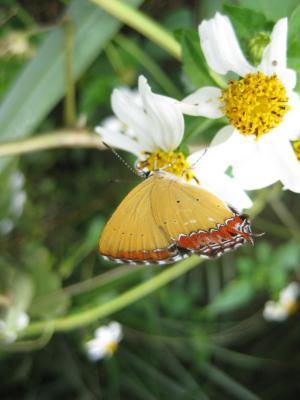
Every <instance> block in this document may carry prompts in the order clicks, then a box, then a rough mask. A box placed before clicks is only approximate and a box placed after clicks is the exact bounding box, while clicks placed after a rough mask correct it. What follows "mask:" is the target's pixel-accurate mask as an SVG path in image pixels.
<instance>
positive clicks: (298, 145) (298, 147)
mask: <svg viewBox="0 0 300 400" xmlns="http://www.w3.org/2000/svg"><path fill="white" fill-rule="evenodd" d="M293 148H294V152H295V154H296V157H297V159H298V161H299V162H300V139H299V140H295V141H294V142H293Z"/></svg>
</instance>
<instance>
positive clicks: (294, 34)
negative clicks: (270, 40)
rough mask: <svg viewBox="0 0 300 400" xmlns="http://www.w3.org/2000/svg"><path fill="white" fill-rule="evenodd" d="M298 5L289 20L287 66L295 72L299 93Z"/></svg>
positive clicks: (299, 32) (299, 40)
mask: <svg viewBox="0 0 300 400" xmlns="http://www.w3.org/2000/svg"><path fill="white" fill-rule="evenodd" d="M299 25H300V5H299V6H298V7H297V8H296V9H295V10H294V12H293V13H292V15H291V17H290V18H289V36H288V66H289V67H290V68H293V69H295V70H296V72H297V86H296V90H298V91H300V57H299V54H300V29H299Z"/></svg>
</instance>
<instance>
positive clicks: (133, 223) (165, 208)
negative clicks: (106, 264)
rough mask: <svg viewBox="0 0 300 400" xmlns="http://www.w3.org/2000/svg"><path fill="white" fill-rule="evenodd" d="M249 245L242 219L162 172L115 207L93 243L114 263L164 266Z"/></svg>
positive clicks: (216, 200) (248, 232)
mask: <svg viewBox="0 0 300 400" xmlns="http://www.w3.org/2000/svg"><path fill="white" fill-rule="evenodd" d="M245 242H251V243H252V242H253V239H252V233H251V227H250V222H249V220H248V217H247V216H244V215H241V214H238V213H237V212H235V211H234V210H232V209H231V208H230V207H229V206H227V205H226V204H225V203H224V202H223V201H222V200H220V199H219V198H218V197H216V196H215V195H213V194H212V193H210V192H208V191H207V190H205V189H202V188H201V186H196V185H192V184H189V183H186V182H184V181H183V180H180V179H178V178H177V177H174V176H173V175H171V174H169V173H166V172H155V173H153V174H152V175H151V176H150V177H148V178H147V179H146V180H144V181H143V182H142V183H140V184H139V185H138V186H137V187H136V188H134V189H133V190H132V191H131V192H130V193H129V194H128V195H127V196H126V197H125V199H124V200H123V201H122V202H121V204H120V205H119V207H118V208H117V210H116V211H115V212H114V214H113V215H112V217H111V218H110V220H109V221H108V223H107V224H106V226H105V228H104V230H103V232H102V235H101V237H100V241H99V252H100V254H101V255H102V256H103V257H106V258H108V259H110V260H113V261H116V262H120V263H132V264H169V263H173V262H175V261H178V260H180V259H182V258H185V257H188V256H190V255H191V254H193V253H195V254H199V255H201V256H206V257H215V256H218V255H220V254H222V253H223V252H226V251H230V250H232V249H233V248H235V247H238V246H240V245H242V244H243V243H245Z"/></svg>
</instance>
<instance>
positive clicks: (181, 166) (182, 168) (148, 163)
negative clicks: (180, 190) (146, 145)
mask: <svg viewBox="0 0 300 400" xmlns="http://www.w3.org/2000/svg"><path fill="white" fill-rule="evenodd" d="M145 155H146V156H147V158H146V159H145V160H143V161H139V162H138V163H137V168H138V169H145V170H147V171H155V170H158V169H160V168H162V169H163V170H164V171H167V172H170V173H171V174H173V175H176V176H180V177H182V178H184V179H185V180H186V181H187V182H189V181H191V180H192V179H196V177H195V175H194V173H193V171H192V170H191V169H190V164H189V163H188V162H187V160H186V158H185V156H184V154H183V153H181V152H176V151H170V152H168V153H167V152H164V151H160V150H158V151H155V152H154V153H145Z"/></svg>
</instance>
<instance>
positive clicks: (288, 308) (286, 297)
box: [263, 282, 300, 322]
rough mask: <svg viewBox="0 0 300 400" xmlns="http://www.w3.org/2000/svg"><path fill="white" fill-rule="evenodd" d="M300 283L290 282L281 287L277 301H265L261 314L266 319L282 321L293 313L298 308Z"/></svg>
mask: <svg viewBox="0 0 300 400" xmlns="http://www.w3.org/2000/svg"><path fill="white" fill-rule="evenodd" d="M299 294H300V285H299V283H298V282H291V283H290V284H289V285H288V286H287V287H286V288H284V289H282V291H281V292H280V294H279V299H278V301H272V300H270V301H267V302H266V304H265V307H264V310H263V316H264V318H265V319H266V320H267V321H277V322H282V321H284V320H286V319H287V318H288V317H289V316H291V315H293V314H294V313H295V312H296V311H297V310H298V308H299V299H298V298H299Z"/></svg>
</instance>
